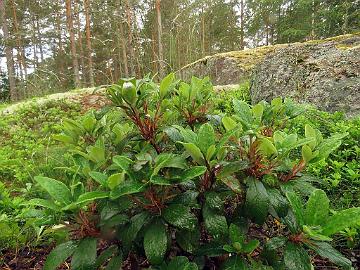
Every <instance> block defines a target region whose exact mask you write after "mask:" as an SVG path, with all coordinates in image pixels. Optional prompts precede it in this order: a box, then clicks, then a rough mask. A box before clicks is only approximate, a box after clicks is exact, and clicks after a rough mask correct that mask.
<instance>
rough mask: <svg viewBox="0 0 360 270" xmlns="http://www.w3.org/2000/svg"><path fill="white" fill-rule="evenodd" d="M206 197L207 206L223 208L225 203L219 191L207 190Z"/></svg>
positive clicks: (216, 208)
mask: <svg viewBox="0 0 360 270" xmlns="http://www.w3.org/2000/svg"><path fill="white" fill-rule="evenodd" d="M205 199H206V204H207V206H209V207H210V208H211V209H215V210H221V209H222V208H223V205H224V203H223V201H222V199H221V198H220V196H219V194H218V193H217V192H214V191H209V192H206V193H205Z"/></svg>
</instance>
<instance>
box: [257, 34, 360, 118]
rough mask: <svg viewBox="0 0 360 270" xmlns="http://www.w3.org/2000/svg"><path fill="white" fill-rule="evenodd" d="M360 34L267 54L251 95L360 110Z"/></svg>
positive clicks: (290, 47) (346, 110)
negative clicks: (287, 98) (289, 98)
mask: <svg viewBox="0 0 360 270" xmlns="http://www.w3.org/2000/svg"><path fill="white" fill-rule="evenodd" d="M359 44H360V35H346V36H342V38H338V39H336V38H332V39H329V40H324V41H323V42H307V43H298V44H294V45H292V46H289V47H286V48H281V49H279V50H277V51H276V52H275V53H273V54H269V55H267V56H266V57H265V58H264V60H263V61H262V62H261V63H259V65H258V66H257V67H256V68H255V69H254V71H253V76H252V84H251V89H250V92H251V99H252V102H254V103H256V102H258V101H260V100H270V99H272V98H274V97H277V96H282V97H291V98H293V99H294V100H296V101H298V102H306V103H311V104H313V105H315V106H317V107H319V108H320V109H323V110H326V111H330V112H334V111H344V112H346V113H347V115H349V116H352V115H356V114H359V113H360V47H359Z"/></svg>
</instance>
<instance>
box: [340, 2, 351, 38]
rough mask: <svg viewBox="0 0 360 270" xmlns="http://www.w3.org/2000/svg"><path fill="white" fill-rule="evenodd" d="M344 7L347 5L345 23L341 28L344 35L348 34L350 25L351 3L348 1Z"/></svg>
mask: <svg viewBox="0 0 360 270" xmlns="http://www.w3.org/2000/svg"><path fill="white" fill-rule="evenodd" d="M344 5H345V14H344V23H343V25H342V27H341V28H342V32H343V34H347V33H348V25H349V9H350V3H349V1H347V0H346V1H345V2H344Z"/></svg>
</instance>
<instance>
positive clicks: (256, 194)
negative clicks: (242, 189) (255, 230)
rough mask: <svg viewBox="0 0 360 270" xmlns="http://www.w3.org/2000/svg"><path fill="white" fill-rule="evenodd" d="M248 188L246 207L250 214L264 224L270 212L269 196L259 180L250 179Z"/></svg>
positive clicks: (257, 221) (256, 220)
mask: <svg viewBox="0 0 360 270" xmlns="http://www.w3.org/2000/svg"><path fill="white" fill-rule="evenodd" d="M248 186H249V187H248V189H247V192H246V202H245V209H246V211H247V213H248V215H249V216H250V217H251V218H253V219H254V220H255V222H256V223H258V224H263V223H264V222H265V219H266V217H267V214H268V209H269V196H268V193H267V191H266V189H265V187H264V185H263V183H261V182H260V181H259V180H257V179H254V178H249V179H248Z"/></svg>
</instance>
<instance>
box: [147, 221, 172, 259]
mask: <svg viewBox="0 0 360 270" xmlns="http://www.w3.org/2000/svg"><path fill="white" fill-rule="evenodd" d="M144 250H145V254H146V258H147V259H148V260H149V262H150V263H152V264H160V263H161V262H162V261H163V260H164V256H165V253H166V250H167V235H166V229H165V225H164V224H163V223H162V222H154V223H152V224H151V225H150V226H149V228H148V229H147V230H146V232H145V236H144Z"/></svg>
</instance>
